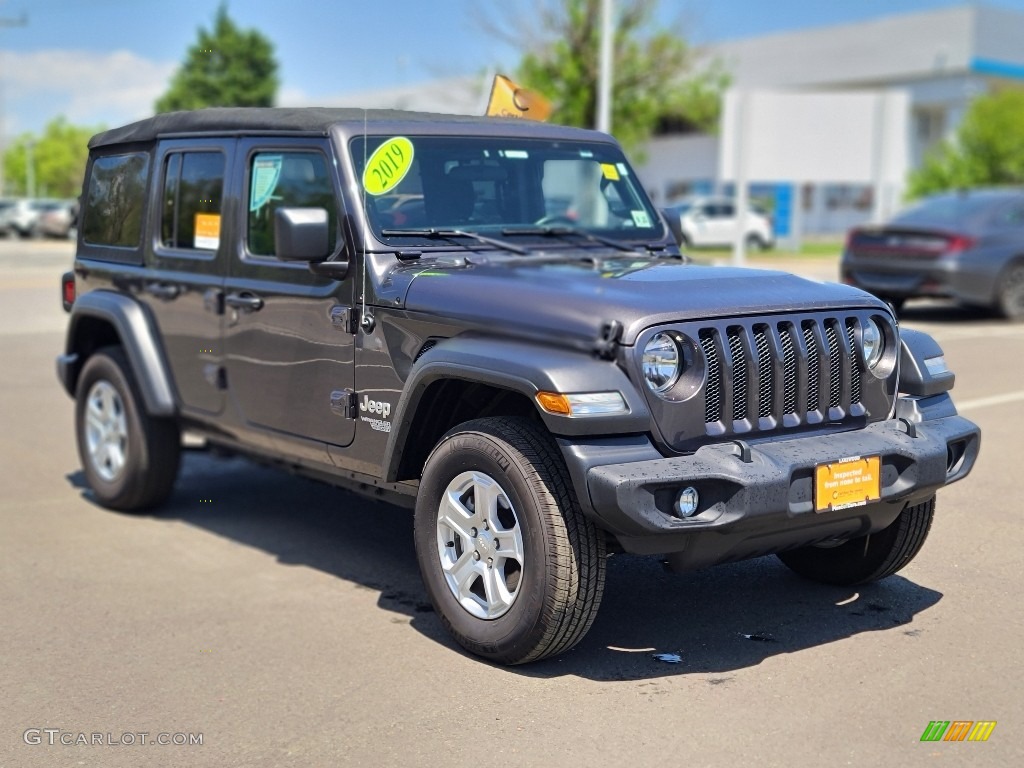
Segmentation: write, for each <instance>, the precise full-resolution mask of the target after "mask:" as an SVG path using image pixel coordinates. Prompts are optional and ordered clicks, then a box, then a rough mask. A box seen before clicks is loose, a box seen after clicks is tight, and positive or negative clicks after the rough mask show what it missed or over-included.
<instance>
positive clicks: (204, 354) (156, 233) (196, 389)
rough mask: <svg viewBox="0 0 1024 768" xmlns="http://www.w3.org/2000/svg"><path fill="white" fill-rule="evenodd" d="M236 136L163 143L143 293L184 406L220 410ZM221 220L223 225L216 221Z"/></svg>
mask: <svg viewBox="0 0 1024 768" xmlns="http://www.w3.org/2000/svg"><path fill="white" fill-rule="evenodd" d="M234 145H235V140H234V139H184V140H174V141H164V142H161V143H160V145H159V147H158V151H157V158H156V161H157V162H156V173H157V179H156V184H154V191H153V197H152V198H151V200H152V204H153V205H154V206H155V207H154V208H153V209H152V210H153V213H152V214H151V215H150V216H149V220H150V231H149V235H148V238H149V239H148V242H149V243H150V244H151V246H150V247H147V255H146V259H147V266H148V267H149V268H148V269H147V270H146V273H145V277H144V278H143V281H142V284H141V285H140V289H141V296H142V299H143V301H145V302H146V303H147V304H148V305H149V307H150V309H151V310H152V313H153V316H154V318H155V319H156V321H157V324H158V325H159V327H160V337H161V339H162V340H163V344H164V351H165V353H166V355H167V359H168V361H169V362H170V365H171V369H172V371H173V373H174V382H175V385H176V387H177V390H178V395H179V398H180V402H181V407H182V410H183V411H184V412H185V413H186V414H193V415H198V416H202V415H204V414H218V413H220V412H221V411H222V410H223V408H224V402H225V399H224V388H223V384H224V382H223V379H222V376H221V372H220V367H221V362H222V355H223V349H222V347H221V323H222V320H223V317H222V315H221V314H220V304H219V299H220V291H221V287H222V285H223V282H224V275H225V272H226V262H227V256H228V249H227V247H226V246H227V243H228V241H229V238H230V235H231V233H230V231H229V229H228V224H229V222H228V217H225V216H223V213H224V201H225V194H224V180H225V179H226V178H228V177H229V174H230V172H231V164H232V159H233V154H234ZM222 225H223V226H222Z"/></svg>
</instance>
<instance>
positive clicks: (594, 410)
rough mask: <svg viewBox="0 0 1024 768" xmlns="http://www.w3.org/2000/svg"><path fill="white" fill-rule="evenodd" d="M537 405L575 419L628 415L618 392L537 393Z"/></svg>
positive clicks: (624, 403) (627, 410)
mask: <svg viewBox="0 0 1024 768" xmlns="http://www.w3.org/2000/svg"><path fill="white" fill-rule="evenodd" d="M536 397H537V403H538V404H539V405H540V407H541V408H543V409H544V410H545V411H547V412H548V413H553V414H556V415H558V416H569V417H570V418H576V417H581V416H613V415H615V414H619V413H628V412H629V408H628V407H627V406H626V401H625V400H624V399H623V397H622V394H621V393H619V392H578V393H576V394H572V395H563V394H562V393H560V392H538V393H537V396H536Z"/></svg>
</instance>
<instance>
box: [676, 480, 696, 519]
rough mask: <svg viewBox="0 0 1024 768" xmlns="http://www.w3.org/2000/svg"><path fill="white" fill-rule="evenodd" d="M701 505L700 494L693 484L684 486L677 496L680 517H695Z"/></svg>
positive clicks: (677, 508) (677, 510) (677, 509)
mask: <svg viewBox="0 0 1024 768" xmlns="http://www.w3.org/2000/svg"><path fill="white" fill-rule="evenodd" d="M699 505H700V494H699V493H697V489H696V488H694V487H693V486H692V485H690V486H687V487H686V488H683V490H681V491H680V492H679V495H678V496H677V497H676V512H678V513H679V516H680V517H693V516H694V515H695V514H697V507H698V506H699Z"/></svg>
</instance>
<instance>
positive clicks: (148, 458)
mask: <svg viewBox="0 0 1024 768" xmlns="http://www.w3.org/2000/svg"><path fill="white" fill-rule="evenodd" d="M75 400H76V402H75V431H76V435H77V437H78V454H79V456H80V457H81V460H82V467H83V469H84V470H85V476H86V479H87V480H88V482H89V487H90V488H92V491H93V493H94V494H95V496H96V500H97V501H99V503H100V504H102V505H103V506H105V507H109V508H110V509H119V510H122V511H126V512H135V511H141V510H145V509H149V508H150V507H154V506H156V505H158V504H160V503H161V502H163V501H164V500H165V499H166V498H167V497H168V495H170V492H171V488H172V487H173V485H174V480H175V478H176V477H177V475H178V463H179V461H180V457H181V434H180V432H179V430H178V426H177V424H176V423H175V422H174V420H172V419H157V418H153V417H152V416H150V415H149V414H148V413H146V410H145V406H144V404H143V401H142V396H141V394H140V391H139V387H138V384H137V383H136V381H135V377H134V374H133V373H132V370H131V366H130V365H129V364H128V360H127V358H126V357H125V354H124V351H123V350H122V349H121V348H120V347H107V348H105V349H103V350H100V351H99V352H97V353H95V354H94V355H92V356H91V357H90V358H89V359H88V361H87V362H86V363H85V367H84V368H83V369H82V374H81V376H80V377H79V379H78V387H77V389H76V394H75Z"/></svg>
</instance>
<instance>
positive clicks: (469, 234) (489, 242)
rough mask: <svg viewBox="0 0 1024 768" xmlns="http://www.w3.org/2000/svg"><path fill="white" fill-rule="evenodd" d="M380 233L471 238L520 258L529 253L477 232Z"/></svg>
mask: <svg viewBox="0 0 1024 768" xmlns="http://www.w3.org/2000/svg"><path fill="white" fill-rule="evenodd" d="M380 233H381V234H382V235H384V236H385V237H394V236H401V235H406V236H409V237H430V238H438V239H442V240H444V239H448V238H452V237H469V238H471V239H473V240H476V241H477V242H480V243H486V244H487V245H493V246H494V247H495V248H501V249H502V250H505V251H511V252H512V253H518V254H519V255H520V256H525V255H526V254H528V253H529V251H528V250H526V249H525V248H520V247H519V246H518V245H512V243H506V242H505V241H504V240H495V239H494V238H493V237H486V236H485V235H478V234H477V233H476V232H467V231H466V230H464V229H434V228H431V229H382V230H381V231H380Z"/></svg>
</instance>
